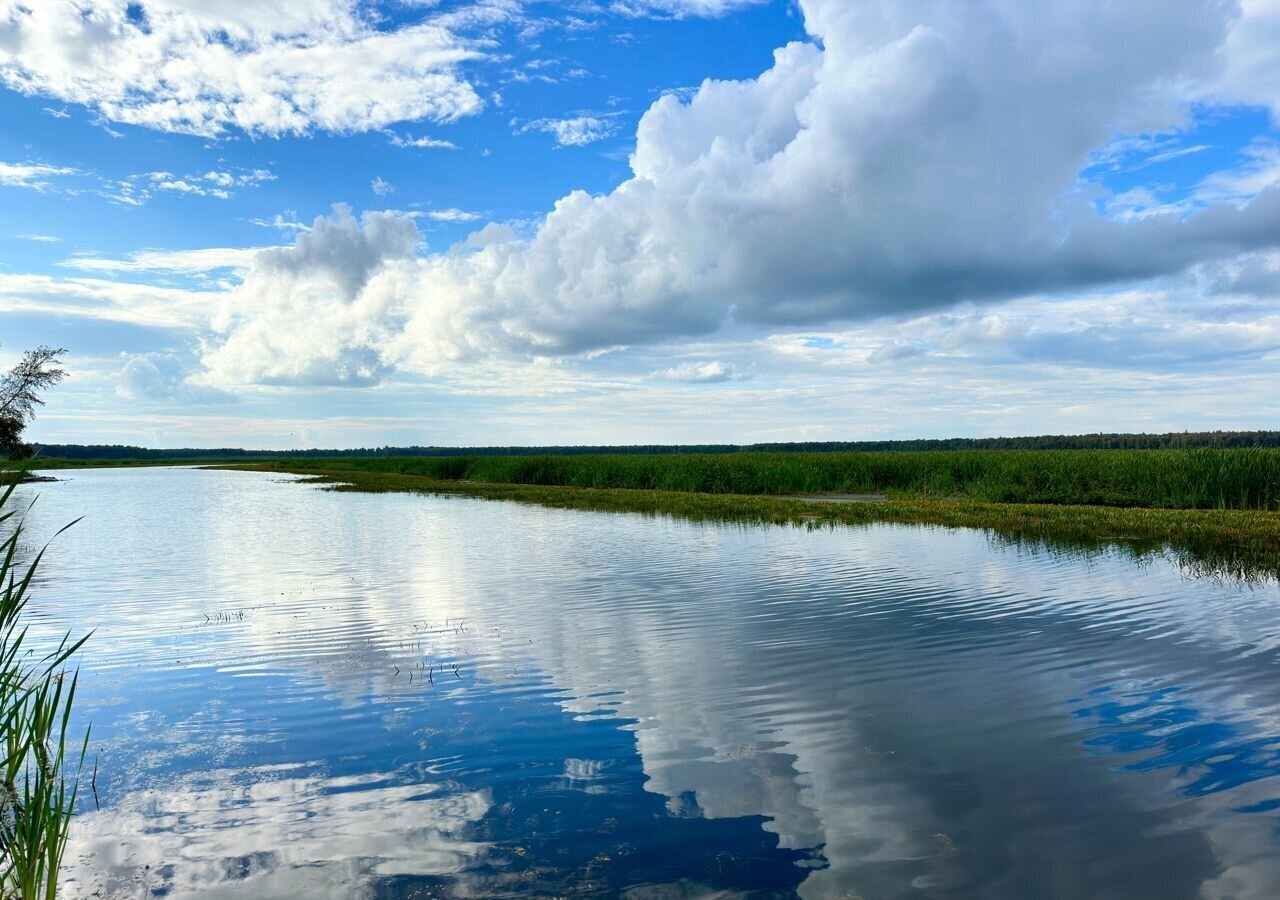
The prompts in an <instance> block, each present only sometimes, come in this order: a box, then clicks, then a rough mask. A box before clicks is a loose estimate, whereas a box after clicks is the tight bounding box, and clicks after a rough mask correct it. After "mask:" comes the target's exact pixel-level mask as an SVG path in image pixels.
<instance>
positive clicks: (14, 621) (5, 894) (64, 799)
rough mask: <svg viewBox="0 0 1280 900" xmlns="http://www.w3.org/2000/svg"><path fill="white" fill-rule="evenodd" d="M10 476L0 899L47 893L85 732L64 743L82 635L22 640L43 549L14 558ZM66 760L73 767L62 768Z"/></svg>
mask: <svg viewBox="0 0 1280 900" xmlns="http://www.w3.org/2000/svg"><path fill="white" fill-rule="evenodd" d="M16 484H17V479H16V478H15V479H14V480H13V483H11V484H9V486H8V487H7V488H6V489H5V490H4V491H3V493H0V527H4V528H6V529H8V535H7V537H6V538H5V539H4V541H3V542H2V543H0V728H2V729H3V738H2V739H0V744H2V745H3V747H2V749H3V752H4V759H3V763H2V764H0V777H2V778H3V784H0V898H3V900H36V898H41V900H54V898H55V897H56V896H57V891H58V871H59V869H60V868H61V865H62V854H63V851H64V850H65V849H66V844H67V829H68V826H69V825H70V823H71V814H72V811H73V810H74V808H75V802H76V790H77V785H78V783H79V773H80V769H81V768H82V767H83V763H84V756H85V751H86V750H87V749H88V742H89V735H88V733H87V732H86V734H85V737H84V742H83V743H82V744H81V745H80V747H79V752H78V754H77V753H76V752H75V750H76V748H75V747H74V746H73V745H71V744H69V742H68V737H69V732H70V725H71V708H72V705H73V703H74V701H75V694H76V682H77V675H76V674H75V673H68V672H67V671H66V669H65V667H66V665H67V663H68V662H69V661H70V659H71V657H72V655H73V654H74V653H75V652H76V651H77V650H79V649H80V647H81V645H82V644H83V643H84V641H85V640H86V638H87V635H86V638H81V639H80V640H78V641H75V642H72V641H71V640H70V637H69V636H68V637H65V638H63V640H62V642H61V643H60V644H59V645H58V646H57V647H56V648H54V649H53V650H52V651H49V652H45V653H43V654H41V653H40V651H38V650H36V649H34V648H33V647H32V646H31V645H30V643H29V642H28V640H27V637H28V635H27V629H26V626H25V625H24V624H23V620H22V614H23V611H24V610H25V609H26V606H27V602H28V600H29V599H30V592H31V584H32V579H33V578H34V577H35V573H36V569H37V568H38V566H39V565H40V560H41V558H42V557H43V555H44V551H41V552H40V553H39V554H37V555H36V558H35V559H34V560H33V561H32V562H31V563H30V564H28V565H26V566H25V569H24V567H23V566H22V565H21V564H20V563H19V561H18V558H17V557H18V548H19V546H20V541H21V537H22V522H21V520H20V519H17V518H15V516H16V515H17V513H16V511H15V510H13V509H11V508H10V504H11V500H12V497H13V489H14V487H15V486H16ZM73 767H74V769H75V773H74V774H70V770H71V769H72V768H73Z"/></svg>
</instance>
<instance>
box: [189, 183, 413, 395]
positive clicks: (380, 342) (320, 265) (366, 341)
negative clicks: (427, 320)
mask: <svg viewBox="0 0 1280 900" xmlns="http://www.w3.org/2000/svg"><path fill="white" fill-rule="evenodd" d="M417 244H418V229H417V227H416V226H415V225H414V223H413V219H411V218H408V217H405V216H397V215H394V214H391V213H381V212H370V213H365V215H364V216H363V218H362V219H361V220H360V221H357V220H356V219H355V217H354V216H352V214H351V212H350V211H349V210H348V209H346V208H345V207H337V208H336V209H335V212H334V215H333V216H332V217H320V218H317V219H316V221H315V223H314V225H313V226H312V228H311V230H310V231H307V232H302V233H300V234H299V235H298V236H297V239H296V242H295V244H294V245H293V246H292V247H287V248H278V249H271V250H264V251H261V252H259V253H258V254H257V255H256V256H255V257H254V259H253V263H252V266H251V267H250V269H249V271H248V274H247V275H246V276H245V279H244V282H243V284H242V285H241V286H240V287H239V288H238V289H237V290H236V291H235V292H234V293H233V294H232V295H230V297H228V298H226V299H225V301H224V304H223V306H222V309H221V312H220V313H219V315H218V316H217V317H216V318H215V320H214V322H213V326H214V328H215V329H216V330H217V331H218V332H220V333H221V334H223V335H224V336H225V338H224V339H223V340H222V341H221V343H219V344H217V345H216V346H215V347H213V348H212V349H211V350H210V352H208V353H207V354H206V355H205V357H204V363H205V365H206V366H207V367H208V369H209V372H208V375H207V380H208V381H209V382H210V383H213V384H220V385H226V384H237V383H245V382H257V383H268V384H341V385H366V384H374V383H377V382H378V381H380V380H381V379H382V378H383V377H385V375H386V374H387V373H388V372H389V371H390V370H391V365H390V363H389V362H388V361H387V359H386V358H385V357H384V355H383V353H382V348H383V347H385V346H386V345H388V344H389V343H390V340H391V337H392V336H393V335H394V334H395V333H396V330H397V327H398V326H397V325H396V322H397V321H398V318H399V315H400V313H399V309H400V306H401V303H400V301H399V300H398V296H399V294H400V293H401V291H402V288H403V284H401V283H400V282H399V281H398V275H399V270H402V269H408V270H409V271H412V269H413V267H414V259H415V256H414V251H415V248H416V247H417Z"/></svg>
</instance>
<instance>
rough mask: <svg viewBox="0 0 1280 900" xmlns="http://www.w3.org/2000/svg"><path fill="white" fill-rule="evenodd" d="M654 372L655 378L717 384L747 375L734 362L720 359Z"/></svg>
mask: <svg viewBox="0 0 1280 900" xmlns="http://www.w3.org/2000/svg"><path fill="white" fill-rule="evenodd" d="M653 374H654V377H655V378H662V379H665V380H667V381H683V382H685V383H687V384H715V383H717V382H721V381H730V380H734V379H739V378H743V377H745V376H744V375H743V374H742V373H741V372H739V371H738V367H737V366H735V365H734V364H733V363H726V362H721V361H720V360H718V359H713V360H709V361H707V362H686V363H680V364H679V365H677V366H672V367H671V368H669V369H663V370H661V371H658V372H654V373H653Z"/></svg>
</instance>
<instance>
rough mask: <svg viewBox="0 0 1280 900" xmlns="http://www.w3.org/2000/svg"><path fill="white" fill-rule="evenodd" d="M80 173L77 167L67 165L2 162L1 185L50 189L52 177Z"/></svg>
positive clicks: (41, 189) (0, 166)
mask: <svg viewBox="0 0 1280 900" xmlns="http://www.w3.org/2000/svg"><path fill="white" fill-rule="evenodd" d="M79 174H80V173H79V171H78V170H77V169H71V168H68V167H66V166H49V165H45V164H44V163H33V162H26V163H6V162H0V186H4V187H24V188H31V189H33V190H37V191H43V190H46V189H48V187H49V179H50V178H59V177H62V176H65V175H79Z"/></svg>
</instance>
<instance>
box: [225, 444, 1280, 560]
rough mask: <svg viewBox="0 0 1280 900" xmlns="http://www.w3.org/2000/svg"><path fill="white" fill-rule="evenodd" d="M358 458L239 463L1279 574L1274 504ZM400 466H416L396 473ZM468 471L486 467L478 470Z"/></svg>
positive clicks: (442, 490)
mask: <svg viewBox="0 0 1280 900" xmlns="http://www.w3.org/2000/svg"><path fill="white" fill-rule="evenodd" d="M353 462H355V461H352V460H340V461H327V460H306V461H291V462H265V463H264V462H260V463H252V464H243V465H239V466H235V467H234V468H239V469H253V470H257V471H275V472H290V473H295V474H303V475H312V476H315V478H316V479H317V480H319V481H321V482H324V483H327V484H329V485H331V486H332V487H333V488H334V489H336V490H345V491H368V492H383V491H409V492H419V493H435V494H463V495H467V496H472V497H478V498H483V499H490V500H510V501H517V502H524V503H536V504H539V505H542V506H548V507H556V508H564V509H583V510H597V511H607V512H632V513H644V514H651V515H669V516H675V517H678V518H684V519H691V520H696V521H706V520H715V521H734V522H746V523H759V524H775V525H797V526H803V527H810V528H817V527H834V526H839V525H865V524H872V523H877V522H889V523H899V524H910V525H928V526H940V527H947V528H978V529H984V530H986V531H987V532H988V533H990V534H992V535H993V536H996V537H997V538H999V539H1001V540H1010V541H1016V542H1034V543H1036V544H1039V545H1047V546H1051V547H1055V548H1062V549H1069V550H1073V551H1088V552H1093V551H1100V550H1106V549H1108V548H1115V547H1118V548H1121V549H1122V550H1123V551H1125V552H1128V553H1131V554H1133V555H1135V556H1137V557H1146V556H1150V555H1153V554H1168V555H1171V556H1172V557H1173V558H1174V559H1175V560H1176V561H1177V562H1178V563H1179V564H1180V565H1182V566H1183V567H1184V569H1185V570H1186V571H1188V573H1189V574H1195V575H1209V576H1220V577H1230V578H1235V579H1244V580H1257V579H1277V578H1280V514H1277V513H1275V512H1269V511H1265V510H1249V509H1230V508H1222V509H1203V508H1201V509H1195V508H1191V509H1160V508H1150V507H1134V506H1130V507H1117V506H1100V505H1082V504H1051V503H998V502H991V501H987V500H979V499H974V498H968V497H959V498H957V497H949V498H948V497H929V496H915V497H910V496H905V495H898V496H894V497H886V498H885V499H881V500H874V501H871V502H855V503H815V502H811V501H809V500H805V499H800V498H797V497H787V496H777V495H769V494H761V493H757V494H742V493H725V492H717V493H712V492H695V491H673V490H666V489H637V488H630V487H576V486H564V485H539V484H518V483H512V482H495V481H481V480H475V479H471V480H458V479H454V480H449V479H447V478H442V477H437V475H436V474H434V473H430V474H428V473H423V472H421V471H416V472H415V471H412V470H413V469H415V468H416V467H415V466H413V465H407V464H406V465H403V466H400V465H386V466H384V467H383V470H381V471H380V470H378V469H377V468H376V467H375V466H372V465H367V464H366V465H359V466H356V465H352V463H353ZM387 462H391V461H387ZM415 462H416V461H415ZM393 468H400V469H406V470H409V471H390V469H393ZM445 471H447V470H445ZM455 471H456V470H455ZM461 471H470V473H471V474H478V473H477V472H476V471H474V470H466V469H461Z"/></svg>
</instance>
